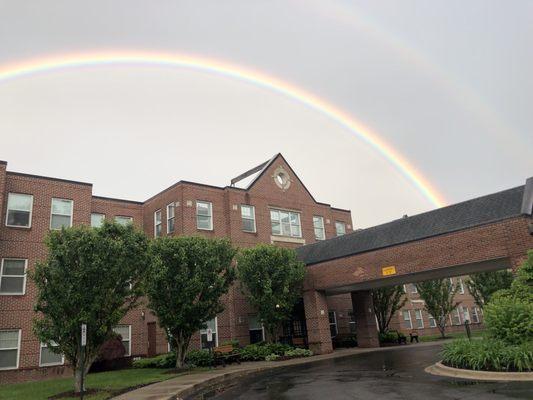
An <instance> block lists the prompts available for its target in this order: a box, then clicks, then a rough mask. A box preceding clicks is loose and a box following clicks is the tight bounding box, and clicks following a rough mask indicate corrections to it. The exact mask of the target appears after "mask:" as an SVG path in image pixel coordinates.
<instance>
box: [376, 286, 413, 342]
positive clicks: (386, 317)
mask: <svg viewBox="0 0 533 400" xmlns="http://www.w3.org/2000/svg"><path fill="white" fill-rule="evenodd" d="M371 294H372V302H373V304H374V314H376V318H377V320H378V328H379V333H386V332H387V330H388V329H389V324H390V321H391V319H392V317H393V316H394V314H395V313H396V312H397V311H398V310H400V309H401V308H402V307H403V306H404V305H405V303H406V302H407V297H405V296H404V295H405V292H404V290H403V286H402V285H400V286H388V287H384V288H379V289H374V290H372V292H371Z"/></svg>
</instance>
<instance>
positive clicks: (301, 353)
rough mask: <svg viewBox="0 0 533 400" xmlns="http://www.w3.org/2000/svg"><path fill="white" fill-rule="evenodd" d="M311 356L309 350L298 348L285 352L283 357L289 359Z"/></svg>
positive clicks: (311, 353)
mask: <svg viewBox="0 0 533 400" xmlns="http://www.w3.org/2000/svg"><path fill="white" fill-rule="evenodd" d="M312 355H313V352H312V351H311V350H307V349H300V348H296V349H292V350H288V351H286V352H285V354H284V356H285V357H291V358H296V357H310V356H312Z"/></svg>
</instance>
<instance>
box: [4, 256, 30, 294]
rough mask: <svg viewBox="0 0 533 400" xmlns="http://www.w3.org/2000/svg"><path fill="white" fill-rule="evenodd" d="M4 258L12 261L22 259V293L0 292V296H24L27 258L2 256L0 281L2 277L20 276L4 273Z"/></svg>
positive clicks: (18, 276)
mask: <svg viewBox="0 0 533 400" xmlns="http://www.w3.org/2000/svg"><path fill="white" fill-rule="evenodd" d="M5 260H12V261H24V275H23V276H22V278H23V283H22V293H2V292H0V296H24V295H25V294H26V277H27V276H28V259H27V258H13V257H6V258H2V263H1V265H0V283H2V278H4V277H6V278H20V277H21V275H4V261H5Z"/></svg>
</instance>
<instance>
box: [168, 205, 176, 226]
mask: <svg viewBox="0 0 533 400" xmlns="http://www.w3.org/2000/svg"><path fill="white" fill-rule="evenodd" d="M175 215H176V208H175V207H174V203H170V204H169V205H168V206H167V233H172V232H174V220H175V218H174V217H175Z"/></svg>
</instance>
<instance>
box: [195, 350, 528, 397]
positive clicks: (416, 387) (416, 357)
mask: <svg viewBox="0 0 533 400" xmlns="http://www.w3.org/2000/svg"><path fill="white" fill-rule="evenodd" d="M440 348H441V347H440V345H436V346H431V347H419V348H417V347H416V345H413V346H406V347H402V348H398V349H395V350H391V351H386V352H373V353H365V354H359V355H356V356H351V357H346V358H340V359H333V360H327V361H321V362H316V363H312V364H307V365H302V366H297V367H288V368H280V369H276V370H273V371H270V372H264V373H261V374H260V375H256V376H254V377H252V378H247V379H243V380H239V381H238V382H237V383H236V384H235V385H233V386H230V387H229V388H227V389H225V390H224V391H223V392H222V393H220V392H218V391H217V392H218V393H217V392H209V393H204V394H202V395H200V396H197V397H195V398H196V399H205V400H207V399H209V400H229V399H240V400H250V399H253V400H304V399H305V400H315V399H316V400H318V399H321V400H323V399H326V400H329V399H331V400H333V399H335V400H337V399H339V400H348V399H349V400H359V399H361V400H368V399H371V400H372V399H376V400H377V399H394V400H398V399H409V400H418V399H420V400H422V399H424V400H427V399H431V400H438V399H446V400H452V399H482V400H500V399H529V400H533V383H532V382H474V381H465V380H458V379H452V378H444V377H438V376H433V375H429V374H427V373H425V372H424V368H425V367H427V366H428V365H430V364H432V363H435V362H436V361H438V360H439V355H438V352H439V350H440Z"/></svg>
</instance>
